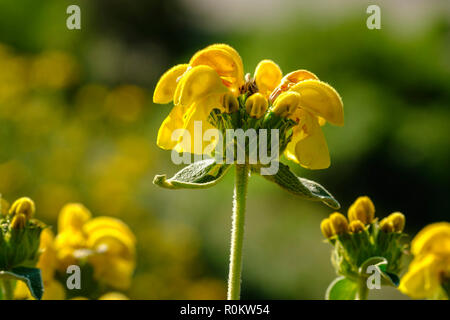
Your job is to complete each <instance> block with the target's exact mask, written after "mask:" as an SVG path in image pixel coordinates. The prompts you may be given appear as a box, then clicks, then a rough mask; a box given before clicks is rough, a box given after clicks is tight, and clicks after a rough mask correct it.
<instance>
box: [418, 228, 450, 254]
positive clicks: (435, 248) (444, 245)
mask: <svg viewBox="0 0 450 320" xmlns="http://www.w3.org/2000/svg"><path fill="white" fill-rule="evenodd" d="M411 251H412V253H413V254H414V255H415V256H418V255H422V254H427V253H434V254H437V255H440V256H447V257H450V223H448V222H439V223H433V224H430V225H428V226H426V227H425V228H423V229H422V230H421V231H420V232H419V233H418V234H417V235H416V236H415V238H414V239H413V241H412V242H411Z"/></svg>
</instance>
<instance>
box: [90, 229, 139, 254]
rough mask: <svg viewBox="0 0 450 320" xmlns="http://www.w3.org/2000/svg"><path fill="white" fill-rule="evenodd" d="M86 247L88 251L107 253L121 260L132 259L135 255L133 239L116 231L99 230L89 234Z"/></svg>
mask: <svg viewBox="0 0 450 320" xmlns="http://www.w3.org/2000/svg"><path fill="white" fill-rule="evenodd" d="M86 246H87V247H88V248H89V249H93V250H100V251H105V252H109V253H110V254H112V255H115V256H119V257H122V258H130V259H131V258H132V257H133V256H134V253H135V239H134V236H133V237H130V236H129V235H128V234H127V233H124V232H121V231H119V230H117V229H99V230H95V231H93V232H91V234H89V236H88V240H87V242H86Z"/></svg>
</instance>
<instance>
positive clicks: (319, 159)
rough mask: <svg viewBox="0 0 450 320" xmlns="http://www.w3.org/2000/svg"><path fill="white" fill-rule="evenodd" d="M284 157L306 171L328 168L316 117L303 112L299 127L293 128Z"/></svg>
mask: <svg viewBox="0 0 450 320" xmlns="http://www.w3.org/2000/svg"><path fill="white" fill-rule="evenodd" d="M285 155H286V157H287V158H288V159H290V160H292V161H295V162H297V163H299V164H300V165H301V166H302V167H305V168H307V169H325V168H328V167H329V166H330V154H329V152H328V146H327V142H326V140H325V136H324V134H323V132H322V129H321V128H320V125H319V123H318V120H317V118H316V117H314V116H313V115H311V114H310V113H308V112H304V113H303V115H302V120H301V121H300V123H299V125H297V126H295V127H294V132H293V136H292V140H291V142H289V144H288V146H287V148H286V151H285Z"/></svg>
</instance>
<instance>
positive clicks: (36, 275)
mask: <svg viewBox="0 0 450 320" xmlns="http://www.w3.org/2000/svg"><path fill="white" fill-rule="evenodd" d="M0 278H4V279H14V280H20V281H24V282H25V283H26V285H27V286H28V289H29V290H30V293H31V295H32V296H33V297H34V298H36V299H38V300H41V298H42V295H43V294H44V284H43V282H42V275H41V270H40V269H38V268H27V267H17V268H13V269H12V270H10V271H0Z"/></svg>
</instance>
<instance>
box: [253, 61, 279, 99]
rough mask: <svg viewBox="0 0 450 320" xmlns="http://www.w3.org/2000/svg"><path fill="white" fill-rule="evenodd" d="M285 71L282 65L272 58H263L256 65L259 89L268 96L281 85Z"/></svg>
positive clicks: (256, 79)
mask: <svg viewBox="0 0 450 320" xmlns="http://www.w3.org/2000/svg"><path fill="white" fill-rule="evenodd" d="M282 77H283V73H282V72H281V69H280V67H279V66H278V65H277V64H276V63H275V62H273V61H272V60H262V61H261V62H260V63H258V65H257V66H256V70H255V75H254V78H255V81H256V86H257V87H258V91H259V92H260V93H262V94H263V95H264V97H266V98H268V97H269V96H270V94H271V93H272V91H273V90H274V89H275V88H276V86H277V85H279V83H280V81H281V78H282Z"/></svg>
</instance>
